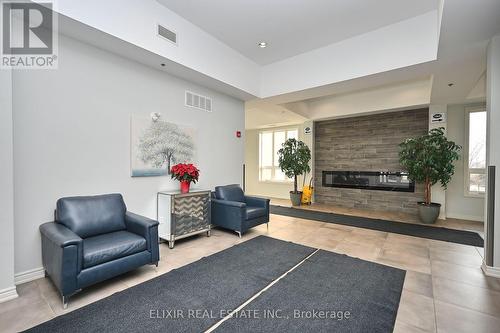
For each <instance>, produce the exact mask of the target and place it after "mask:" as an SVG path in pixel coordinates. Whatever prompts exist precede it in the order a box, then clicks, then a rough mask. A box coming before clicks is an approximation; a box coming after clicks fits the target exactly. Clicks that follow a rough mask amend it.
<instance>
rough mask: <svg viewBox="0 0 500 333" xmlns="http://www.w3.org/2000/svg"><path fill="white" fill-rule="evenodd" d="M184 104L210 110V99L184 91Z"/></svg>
mask: <svg viewBox="0 0 500 333" xmlns="http://www.w3.org/2000/svg"><path fill="white" fill-rule="evenodd" d="M186 106H189V107H192V108H197V109H201V110H205V111H208V112H212V99H211V98H210V97H206V96H202V95H198V94H195V93H192V92H190V91H186Z"/></svg>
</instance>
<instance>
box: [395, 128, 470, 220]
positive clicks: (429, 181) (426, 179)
mask: <svg viewBox="0 0 500 333" xmlns="http://www.w3.org/2000/svg"><path fill="white" fill-rule="evenodd" d="M399 146H400V148H401V151H400V152H399V162H400V163H401V165H402V166H403V167H404V168H405V169H406V170H407V172H408V177H409V178H410V179H411V180H413V181H415V182H417V183H423V184H424V185H425V189H424V190H425V195H424V201H423V202H419V203H418V213H419V215H420V219H421V220H422V222H424V223H434V222H436V219H437V218H438V216H439V210H440V208H441V204H439V203H434V202H431V187H432V185H434V184H436V183H438V182H439V183H441V186H442V187H444V188H445V189H446V187H447V185H448V183H449V182H450V180H451V177H452V176H453V174H454V173H455V165H454V164H453V162H454V161H456V160H458V159H459V154H458V153H459V151H460V150H461V149H462V147H460V146H459V145H457V144H455V142H453V141H449V140H448V139H447V138H446V137H445V135H444V128H435V129H432V130H430V131H429V132H428V133H427V134H425V135H423V136H421V137H418V138H412V139H407V140H405V141H404V142H403V143H401V144H400V145H399Z"/></svg>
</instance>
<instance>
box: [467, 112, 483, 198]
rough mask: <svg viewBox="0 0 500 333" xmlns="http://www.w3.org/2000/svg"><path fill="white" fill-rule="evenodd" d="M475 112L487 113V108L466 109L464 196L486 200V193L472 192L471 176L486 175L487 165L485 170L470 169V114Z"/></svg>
mask: <svg viewBox="0 0 500 333" xmlns="http://www.w3.org/2000/svg"><path fill="white" fill-rule="evenodd" d="M475 112H486V106H472V107H471V106H469V107H466V108H465V142H464V148H463V149H464V150H463V151H464V196H465V197H469V198H484V197H485V194H486V192H484V193H481V192H471V191H470V174H471V173H473V174H480V175H486V169H487V168H486V167H487V163H486V161H485V167H484V168H469V133H470V114H471V113H475Z"/></svg>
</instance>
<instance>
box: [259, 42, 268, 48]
mask: <svg viewBox="0 0 500 333" xmlns="http://www.w3.org/2000/svg"><path fill="white" fill-rule="evenodd" d="M258 45H259V47H260V48H265V47H266V46H267V43H266V42H260V43H259V44H258Z"/></svg>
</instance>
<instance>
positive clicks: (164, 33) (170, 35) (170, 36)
mask: <svg viewBox="0 0 500 333" xmlns="http://www.w3.org/2000/svg"><path fill="white" fill-rule="evenodd" d="M158 36H160V37H162V38H165V39H166V40H168V41H169V42H172V43H174V44H176V45H177V34H176V33H175V32H174V31H172V30H170V29H167V28H165V27H164V26H162V25H161V24H158Z"/></svg>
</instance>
